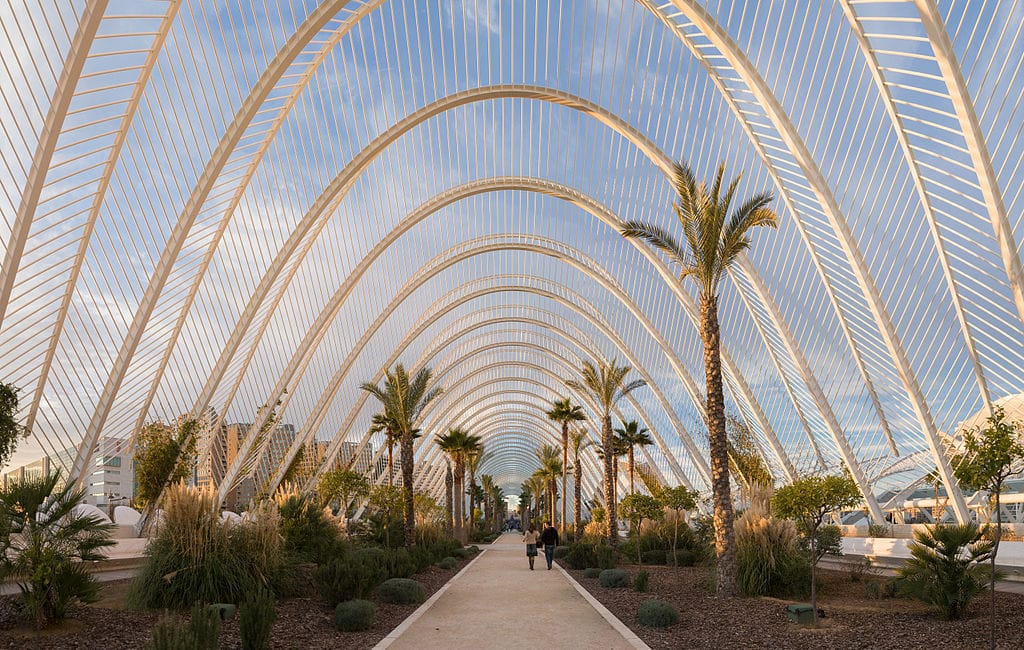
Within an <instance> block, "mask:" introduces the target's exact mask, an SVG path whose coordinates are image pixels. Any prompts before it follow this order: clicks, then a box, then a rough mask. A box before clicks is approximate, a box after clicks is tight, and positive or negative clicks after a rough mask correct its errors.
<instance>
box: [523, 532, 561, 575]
mask: <svg viewBox="0 0 1024 650" xmlns="http://www.w3.org/2000/svg"><path fill="white" fill-rule="evenodd" d="M523 541H524V542H526V557H527V559H529V560H530V571H533V558H535V557H537V547H538V546H543V547H544V559H545V560H546V561H547V563H548V571H550V570H551V561H552V560H554V559H555V547H556V546H558V530H556V529H555V527H554V526H552V525H551V522H550V521H548V522H545V523H544V530H542V531H540V532H539V533H538V532H537V527H536V526H534V525H533V524H532V523H531V524H530V528H529V529H528V530H527V531H526V534H525V535H523Z"/></svg>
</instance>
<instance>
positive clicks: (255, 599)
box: [238, 589, 277, 650]
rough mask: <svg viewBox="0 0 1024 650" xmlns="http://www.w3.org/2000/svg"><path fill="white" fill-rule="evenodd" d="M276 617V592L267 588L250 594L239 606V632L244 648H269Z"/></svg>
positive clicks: (259, 649) (261, 649) (251, 649)
mask: <svg viewBox="0 0 1024 650" xmlns="http://www.w3.org/2000/svg"><path fill="white" fill-rule="evenodd" d="M275 618H277V612H276V611H275V610H274V594H272V593H270V592H269V591H267V590H266V589H260V590H258V591H255V592H253V593H251V594H249V595H248V596H247V597H246V599H245V600H243V601H242V604H241V605H239V607H238V633H239V635H240V636H241V637H242V650H264V649H265V648H269V647H270V636H271V632H272V630H273V628H274V619H275Z"/></svg>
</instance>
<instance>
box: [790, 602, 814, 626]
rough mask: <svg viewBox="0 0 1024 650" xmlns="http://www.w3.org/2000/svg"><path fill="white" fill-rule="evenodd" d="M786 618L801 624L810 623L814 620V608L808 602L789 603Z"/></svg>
mask: <svg viewBox="0 0 1024 650" xmlns="http://www.w3.org/2000/svg"><path fill="white" fill-rule="evenodd" d="M786 618H788V619H789V620H791V621H793V622H794V623H799V624H800V625H810V624H811V623H813V622H814V608H813V607H811V606H810V605H808V604H807V603H793V604H792V605H787V606H786Z"/></svg>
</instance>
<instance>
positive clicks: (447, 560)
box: [437, 557, 458, 570]
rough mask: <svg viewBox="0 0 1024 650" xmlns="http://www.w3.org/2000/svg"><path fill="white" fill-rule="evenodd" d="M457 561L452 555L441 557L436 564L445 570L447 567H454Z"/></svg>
mask: <svg viewBox="0 0 1024 650" xmlns="http://www.w3.org/2000/svg"><path fill="white" fill-rule="evenodd" d="M457 563H458V560H456V559H455V558H453V557H443V558H441V561H440V562H438V563H437V566H439V567H441V568H442V569H445V570H447V569H454V568H455V565H456V564H457Z"/></svg>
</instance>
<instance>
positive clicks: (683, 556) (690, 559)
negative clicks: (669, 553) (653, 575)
mask: <svg viewBox="0 0 1024 650" xmlns="http://www.w3.org/2000/svg"><path fill="white" fill-rule="evenodd" d="M666 559H667V558H666ZM676 561H677V562H678V563H679V566H693V565H695V564H696V563H697V557H696V556H695V555H694V554H693V551H691V550H690V549H687V548H680V549H677V550H676Z"/></svg>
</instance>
